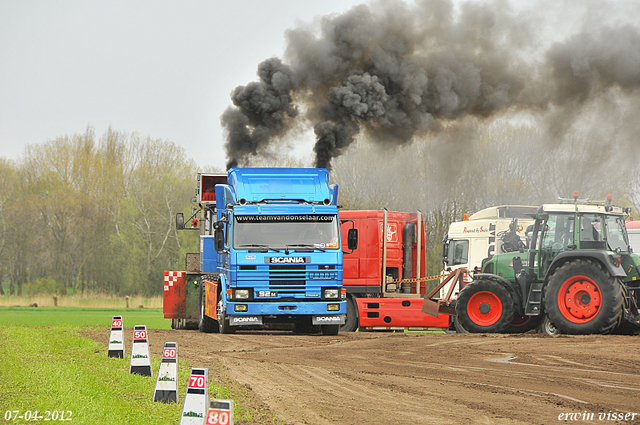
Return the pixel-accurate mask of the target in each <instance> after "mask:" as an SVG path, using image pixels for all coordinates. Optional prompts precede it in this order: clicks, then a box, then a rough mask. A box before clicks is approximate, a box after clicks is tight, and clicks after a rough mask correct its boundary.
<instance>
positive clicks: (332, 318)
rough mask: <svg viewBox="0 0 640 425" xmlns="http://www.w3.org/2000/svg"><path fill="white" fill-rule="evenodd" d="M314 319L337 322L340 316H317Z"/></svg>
mask: <svg viewBox="0 0 640 425" xmlns="http://www.w3.org/2000/svg"><path fill="white" fill-rule="evenodd" d="M316 320H317V321H318V322H339V321H340V317H338V316H325V317H322V316H318V317H316Z"/></svg>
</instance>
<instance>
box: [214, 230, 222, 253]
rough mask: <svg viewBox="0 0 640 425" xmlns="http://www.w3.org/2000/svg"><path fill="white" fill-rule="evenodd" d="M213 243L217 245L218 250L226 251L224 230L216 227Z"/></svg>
mask: <svg viewBox="0 0 640 425" xmlns="http://www.w3.org/2000/svg"><path fill="white" fill-rule="evenodd" d="M213 243H214V245H215V248H216V251H218V252H221V251H224V230H222V229H216V230H215V232H214V234H213Z"/></svg>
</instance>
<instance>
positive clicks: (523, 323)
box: [505, 316, 542, 334]
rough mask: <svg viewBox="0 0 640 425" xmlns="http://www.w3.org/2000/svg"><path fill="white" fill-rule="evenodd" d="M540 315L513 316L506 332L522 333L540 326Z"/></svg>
mask: <svg viewBox="0 0 640 425" xmlns="http://www.w3.org/2000/svg"><path fill="white" fill-rule="evenodd" d="M541 321H542V317H541V316H516V317H514V318H513V320H512V321H511V323H510V324H509V326H508V327H507V329H506V330H505V332H506V333H508V334H523V333H525V332H529V331H530V330H532V329H536V328H538V327H539V326H540V322H541Z"/></svg>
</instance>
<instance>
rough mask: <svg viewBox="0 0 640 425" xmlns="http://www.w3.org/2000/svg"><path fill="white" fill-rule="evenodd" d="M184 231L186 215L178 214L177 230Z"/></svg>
mask: <svg viewBox="0 0 640 425" xmlns="http://www.w3.org/2000/svg"><path fill="white" fill-rule="evenodd" d="M183 229H184V214H182V213H176V230H183Z"/></svg>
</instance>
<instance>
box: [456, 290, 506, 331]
mask: <svg viewBox="0 0 640 425" xmlns="http://www.w3.org/2000/svg"><path fill="white" fill-rule="evenodd" d="M514 310H515V305H514V303H513V298H511V294H510V293H509V291H508V290H507V288H505V287H504V286H502V285H501V284H500V283H498V282H495V281H493V280H474V281H473V282H471V283H469V284H467V285H466V286H465V287H464V288H463V289H462V291H460V294H459V295H458V301H457V302H456V314H457V316H458V320H459V321H460V324H461V325H462V327H463V328H464V329H466V330H467V331H468V332H470V333H499V332H504V331H505V329H507V327H509V325H510V324H511V322H512V321H513V315H514Z"/></svg>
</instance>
